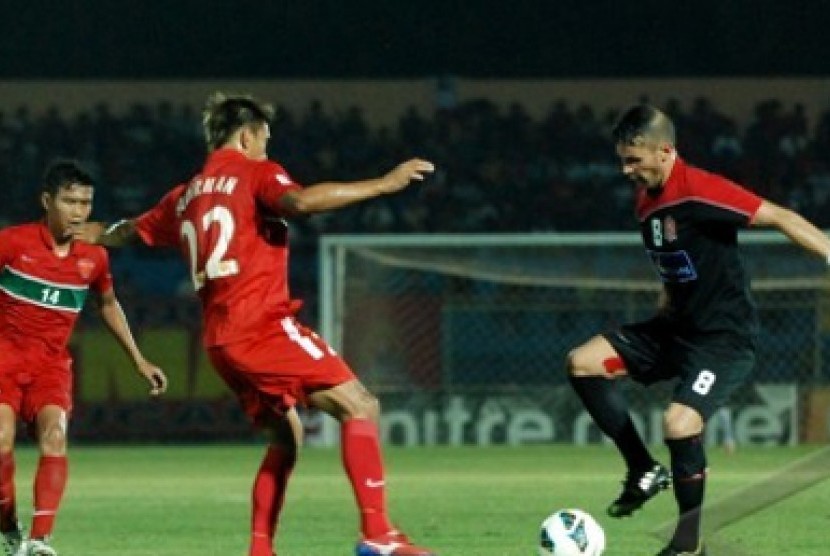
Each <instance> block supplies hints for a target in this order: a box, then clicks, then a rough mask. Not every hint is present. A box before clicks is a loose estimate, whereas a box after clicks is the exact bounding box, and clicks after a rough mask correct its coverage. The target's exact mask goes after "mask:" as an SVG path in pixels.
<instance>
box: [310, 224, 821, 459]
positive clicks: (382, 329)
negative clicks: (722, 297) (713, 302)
mask: <svg viewBox="0 0 830 556" xmlns="http://www.w3.org/2000/svg"><path fill="white" fill-rule="evenodd" d="M740 243H741V250H742V253H743V258H744V260H745V263H746V265H747V268H748V271H749V273H750V276H751V277H752V278H753V291H754V294H755V298H756V300H757V302H758V305H759V309H760V312H761V320H762V333H761V341H760V347H759V358H758V359H759V362H758V366H757V370H756V373H755V377H754V381H753V383H752V384H750V385H747V387H746V388H744V389H742V390H741V391H740V392H738V393H737V394H736V396H735V400H734V404H733V405H732V406H730V407H731V409H732V413H733V419H732V422H733V423H734V428H735V434H736V435H737V436H738V441H739V442H743V443H759V444H795V443H797V442H800V441H816V442H821V441H825V440H826V439H827V435H828V431H827V428H828V424H827V421H828V416H830V414H828V409H830V393H828V392H830V388H828V382H830V370H829V369H828V366H830V363H828V361H827V356H826V354H827V350H828V349H830V310H828V309H830V295H828V292H830V288H828V277H827V271H826V267H825V265H824V264H822V261H818V260H816V259H815V258H813V257H810V256H809V255H807V254H805V253H804V252H802V251H801V250H800V249H799V248H797V247H795V246H793V245H792V244H791V243H790V242H789V241H788V240H787V239H786V238H785V237H784V236H782V235H780V234H778V233H772V232H756V231H747V232H744V233H742V235H741V239H740ZM319 257H320V272H321V277H320V329H321V333H322V334H323V336H324V337H325V338H326V339H327V340H328V341H329V342H330V343H331V344H332V346H333V347H334V348H335V349H337V350H338V351H339V352H340V353H341V355H343V357H344V358H345V359H346V361H348V362H349V364H350V365H351V366H352V368H353V369H354V370H355V372H356V373H357V374H358V376H359V377H360V378H361V380H362V381H363V382H364V383H365V384H366V386H367V387H368V388H369V389H370V390H372V391H373V392H374V393H375V394H377V395H378V397H379V398H380V399H381V402H382V404H383V408H384V417H383V421H382V431H383V434H384V436H385V437H386V440H387V441H389V442H393V443H400V444H462V443H473V444H489V443H508V444H518V443H529V442H546V441H565V442H577V443H584V442H596V441H600V440H601V435H599V434H598V432H597V431H596V430H595V429H594V428H593V427H592V425H591V423H590V419H588V418H587V415H586V414H585V413H584V412H583V411H582V408H581V405H580V404H579V402H578V400H577V399H576V398H575V396H574V395H573V393H572V392H571V391H570V387H569V385H568V384H567V380H566V377H565V374H564V371H563V362H564V359H565V357H566V354H567V352H568V351H569V350H570V349H571V348H573V347H574V346H576V345H578V344H580V343H582V342H583V341H585V340H587V339H588V338H590V337H591V336H592V335H594V334H596V333H599V332H602V331H604V330H607V329H609V328H610V327H612V326H615V325H618V324H621V323H624V322H630V321H635V320H642V319H644V318H647V317H648V316H650V315H652V314H653V313H654V308H655V306H656V302H657V301H656V299H657V293H658V291H659V288H660V285H659V282H658V280H657V278H656V275H655V273H654V271H653V269H652V266H651V263H650V261H649V260H648V258H647V256H646V254H645V252H644V250H643V248H642V245H641V241H640V238H639V236H638V235H636V234H633V233H575V234H503V235H483V234H481V235H479V234H475V235H467V234H459V235H432V234H430V235H424V234H415V235H332V236H324V237H323V238H322V239H321V245H320V254H319ZM626 388H627V395H628V396H629V398H630V400H631V402H632V415H633V416H634V418H635V421H636V422H637V423H638V426H640V427H641V429H642V430H643V431H644V433H645V434H646V435H647V437H648V438H649V440H650V441H659V438H660V434H659V433H660V431H659V423H660V421H659V419H660V412H661V408H662V406H663V405H664V402H665V400H667V399H668V396H669V395H670V388H671V385H670V384H669V385H662V386H658V387H653V388H652V390H653V391H652V392H651V393H648V392H646V391H645V390H644V389H643V388H641V387H637V386H627V387H626ZM722 426H723V425H722V424H720V421H717V422H716V421H713V422H712V423H711V425H710V427H709V433H708V434H709V441H710V442H716V441H717V440H718V438H719V436H720V435H722V434H723V433H724V431H723V430H721V429H722ZM324 428H325V432H324V435H325V438H324V442H326V443H328V442H331V441H333V440H334V439H335V438H336V434H334V433H333V431H332V427H331V426H330V425H329V426H327V427H324Z"/></svg>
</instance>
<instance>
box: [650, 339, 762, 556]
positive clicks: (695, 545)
mask: <svg viewBox="0 0 830 556" xmlns="http://www.w3.org/2000/svg"><path fill="white" fill-rule="evenodd" d="M682 360H683V361H684V364H683V366H684V369H683V370H682V372H681V375H680V382H678V384H677V386H676V387H675V392H674V396H673V399H672V403H671V404H670V405H669V407H668V409H667V410H666V412H665V414H664V418H663V428H664V436H665V440H666V445H667V446H668V448H669V453H670V454H671V466H672V472H673V473H672V480H673V483H674V496H675V500H676V501H677V508H678V521H677V527H676V528H675V532H674V535H673V536H672V539H671V541H670V542H669V546H667V547H666V549H665V551H664V552H662V553H661V554H669V555H672V554H684V553H686V554H701V553H703V552H704V549H703V547H702V543H701V539H700V522H701V508H702V507H703V500H704V494H705V491H706V475H707V463H706V451H705V448H704V441H703V429H704V424H705V423H706V421H708V420H709V418H710V417H711V416H712V415H713V414H715V412H717V411H718V409H720V408H721V407H723V406H724V405H725V404H726V403H727V402H728V400H729V397H730V396H731V395H732V392H734V391H735V389H736V388H737V387H738V386H740V385H741V384H743V383H744V382H746V380H747V379H748V377H749V376H750V374H751V372H752V369H753V368H754V366H755V352H754V348H753V346H752V345H751V343H749V342H746V343H741V342H735V341H734V339H724V338H714V339H713V338H709V337H706V338H698V339H696V342H695V349H694V350H693V351H692V352H689V351H688V350H687V351H686V354H685V356H684V357H683V358H682Z"/></svg>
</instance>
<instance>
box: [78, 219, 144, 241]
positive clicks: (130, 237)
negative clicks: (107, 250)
mask: <svg viewBox="0 0 830 556" xmlns="http://www.w3.org/2000/svg"><path fill="white" fill-rule="evenodd" d="M136 237H137V234H136V232H135V221H133V220H120V221H118V222H115V223H114V224H108V223H106V222H84V223H83V224H78V225H76V226H73V228H72V239H75V240H78V241H85V242H87V243H95V244H98V245H103V246H105V247H121V246H123V245H126V244H128V243H131V242H132V241H134V240H135V238H136Z"/></svg>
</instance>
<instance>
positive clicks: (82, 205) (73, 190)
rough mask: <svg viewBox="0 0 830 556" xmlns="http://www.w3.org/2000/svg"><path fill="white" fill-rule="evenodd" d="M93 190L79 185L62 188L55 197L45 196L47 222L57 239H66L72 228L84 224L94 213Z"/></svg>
mask: <svg viewBox="0 0 830 556" xmlns="http://www.w3.org/2000/svg"><path fill="white" fill-rule="evenodd" d="M92 194H93V189H92V187H91V186H88V185H81V184H77V183H73V184H70V185H68V186H66V187H61V188H60V189H58V192H57V193H56V194H55V195H52V194H50V193H44V194H43V198H42V201H43V208H45V209H46V221H47V224H48V225H49V229H50V230H51V231H52V234H53V235H54V236H55V238H56V239H65V238H67V237H69V235H70V234H71V233H72V228H73V227H74V226H77V225H79V224H83V223H84V222H86V221H87V219H88V218H89V215H90V213H91V212H92Z"/></svg>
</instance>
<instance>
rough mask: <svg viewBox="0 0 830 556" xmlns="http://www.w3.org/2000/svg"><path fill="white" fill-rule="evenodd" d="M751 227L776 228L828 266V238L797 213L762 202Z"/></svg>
mask: <svg viewBox="0 0 830 556" xmlns="http://www.w3.org/2000/svg"><path fill="white" fill-rule="evenodd" d="M752 225H753V226H766V227H773V228H776V229H778V230H779V231H780V232H781V233H783V234H784V235H785V236H787V237H788V238H790V240H791V241H792V242H793V243H795V244H796V245H800V246H801V247H803V248H804V249H806V250H807V251H811V252H813V253H815V254H816V255H818V256H820V257H822V258H824V259H825V260H826V261H827V262H828V264H830V238H828V237H827V235H826V234H825V233H824V232H822V231H821V230H819V229H818V228H816V227H815V226H814V225H813V224H811V223H810V222H809V221H807V219H806V218H804V217H803V216H801V215H800V214H798V213H797V212H795V211H792V210H790V209H788V208H784V207H782V206H779V205H776V204H775V203H772V202H770V201H763V202H762V203H761V207H760V208H759V209H758V211H757V212H756V213H755V217H754V218H753V219H752Z"/></svg>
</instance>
